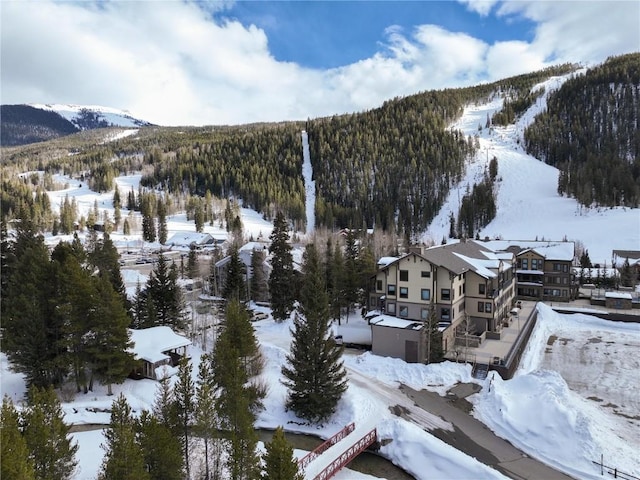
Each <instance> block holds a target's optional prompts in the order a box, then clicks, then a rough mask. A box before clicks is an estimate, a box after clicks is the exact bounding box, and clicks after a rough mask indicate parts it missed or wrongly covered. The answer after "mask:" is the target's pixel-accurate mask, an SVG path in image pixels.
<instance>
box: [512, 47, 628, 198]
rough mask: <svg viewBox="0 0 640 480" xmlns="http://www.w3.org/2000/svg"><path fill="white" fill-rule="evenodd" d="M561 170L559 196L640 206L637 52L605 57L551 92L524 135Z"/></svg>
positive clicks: (536, 152)
mask: <svg viewBox="0 0 640 480" xmlns="http://www.w3.org/2000/svg"><path fill="white" fill-rule="evenodd" d="M525 145H526V149H527V151H528V152H529V153H530V154H532V155H534V156H536V157H538V158H540V159H541V160H544V161H546V162H547V163H548V164H550V165H553V166H555V167H557V168H558V169H559V170H560V177H559V179H558V193H560V194H561V195H567V196H570V197H574V198H576V199H577V200H578V201H579V202H580V203H582V204H583V205H586V206H591V205H593V204H596V205H602V206H615V205H622V206H628V207H637V206H638V205H639V204H640V53H634V54H629V55H623V56H619V57H614V58H610V59H608V60H607V61H606V62H604V63H603V64H601V65H599V66H597V67H594V68H590V69H589V70H587V72H586V73H585V74H584V75H576V76H575V77H573V78H572V79H570V80H568V81H567V82H565V83H564V84H563V85H562V87H561V88H560V89H559V90H557V91H556V92H553V93H552V94H551V95H550V96H549V98H548V101H547V111H546V112H544V113H542V114H540V115H538V116H537V117H536V119H535V121H534V123H533V124H532V125H530V126H529V127H528V128H527V129H526V131H525Z"/></svg>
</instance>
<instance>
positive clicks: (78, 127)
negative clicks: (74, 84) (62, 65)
mask: <svg viewBox="0 0 640 480" xmlns="http://www.w3.org/2000/svg"><path fill="white" fill-rule="evenodd" d="M151 125H152V124H151V123H149V122H147V121H145V120H140V119H138V118H134V117H132V116H131V115H130V114H129V113H128V112H126V111H124V110H118V109H115V108H108V107H100V106H95V105H92V106H86V105H62V104H46V105H42V104H32V105H2V106H1V107H0V130H1V132H2V136H1V138H0V143H1V145H2V146H5V147H6V146H16V145H27V144H30V143H35V142H42V141H46V140H51V139H54V138H58V137H63V136H65V135H70V134H72V133H76V132H80V131H83V130H93V129H97V128H107V127H123V128H139V127H144V126H151Z"/></svg>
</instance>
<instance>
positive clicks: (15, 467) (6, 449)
mask: <svg viewBox="0 0 640 480" xmlns="http://www.w3.org/2000/svg"><path fill="white" fill-rule="evenodd" d="M0 458H1V459H2V461H1V462H0V478H5V479H6V478H9V479H11V478H15V479H16V480H18V479H19V480H35V478H36V477H35V471H34V468H33V463H32V459H31V456H30V455H29V449H28V447H27V442H26V440H25V439H24V436H23V435H22V431H21V429H20V416H19V415H18V412H17V410H16V408H15V406H14V405H13V402H12V401H11V400H10V399H9V397H7V396H5V397H4V398H3V399H2V410H1V411H0Z"/></svg>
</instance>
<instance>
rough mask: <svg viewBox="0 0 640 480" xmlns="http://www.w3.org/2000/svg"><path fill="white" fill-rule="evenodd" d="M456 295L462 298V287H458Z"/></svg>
mask: <svg viewBox="0 0 640 480" xmlns="http://www.w3.org/2000/svg"><path fill="white" fill-rule="evenodd" d="M458 295H460V296H462V285H459V286H458Z"/></svg>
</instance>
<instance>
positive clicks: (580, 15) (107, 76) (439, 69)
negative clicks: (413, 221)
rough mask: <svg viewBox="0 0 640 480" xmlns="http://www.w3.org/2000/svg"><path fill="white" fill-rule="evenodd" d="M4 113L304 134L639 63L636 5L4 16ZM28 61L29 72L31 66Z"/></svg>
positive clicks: (237, 8) (53, 4)
mask: <svg viewBox="0 0 640 480" xmlns="http://www.w3.org/2000/svg"><path fill="white" fill-rule="evenodd" d="M0 9H1V12H0V13H1V15H0V61H1V65H0V101H1V103H3V104H12V103H13V104H15V103H49V104H53V103H61V104H76V105H102V106H106V107H112V108H120V109H123V110H128V111H129V112H130V113H131V114H132V115H134V116H137V117H139V118H142V119H145V120H148V121H151V122H153V123H156V124H159V125H221V124H239V123H249V122H258V121H283V120H305V119H307V118H315V117H320V116H329V115H334V114H341V113H349V112H358V111H363V110H367V109H371V108H375V107H377V106H379V105H381V104H382V103H383V102H384V101H385V100H388V99H390V98H394V97H397V96H406V95H411V94H415V93H417V92H421V91H425V90H431V89H441V88H455V87H462V86H468V85H473V84H477V83H479V82H487V81H493V80H499V79H502V78H505V77H508V76H512V75H518V74H522V73H526V72H532V71H535V70H539V69H541V68H544V67H547V66H549V65H551V64H557V63H561V62H572V63H582V64H584V65H592V64H594V63H598V62H602V61H603V60H605V59H606V58H607V57H609V56H612V55H619V54H623V53H629V52H637V51H640V31H639V29H638V24H639V21H640V1H638V0H617V1H606V0H573V1H568V0H565V1H547V0H511V1H503V0H459V1H454V0H451V1H444V2H437V1H407V2H382V1H377V2H372V1H364V0H363V1H357V2H342V1H332V2H329V1H316V2H309V1H294V2H284V1H279V2H274V1H268V0H265V1H252V2H234V1H233V0H224V1H220V2H198V1H189V0H163V1H157V2H152V1H125V0H107V1H104V0H95V1H93V0H82V1H80V0H78V1H73V0H70V1H57V0H23V1H11V2H4V1H3V2H0ZM26 59H28V61H26Z"/></svg>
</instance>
